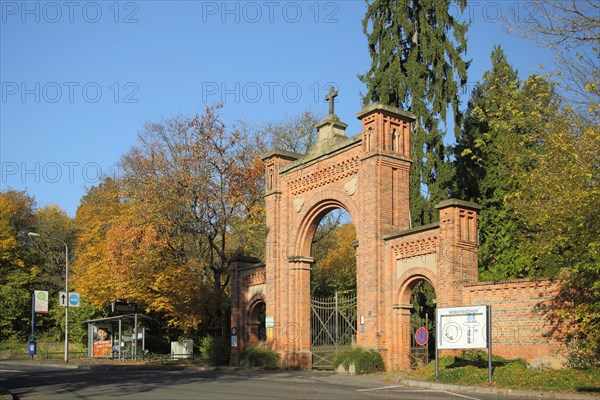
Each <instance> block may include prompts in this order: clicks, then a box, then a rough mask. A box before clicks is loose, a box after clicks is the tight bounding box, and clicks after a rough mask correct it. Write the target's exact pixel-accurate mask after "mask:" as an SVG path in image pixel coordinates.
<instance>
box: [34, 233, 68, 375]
mask: <svg viewBox="0 0 600 400" xmlns="http://www.w3.org/2000/svg"><path fill="white" fill-rule="evenodd" d="M27 236H29V237H31V238H34V237H40V236H42V235H40V234H39V233H35V232H29V233H28V234H27ZM43 236H45V237H47V238H48V239H53V240H57V241H59V242H61V243H62V244H63V245H64V246H65V293H66V296H67V301H66V307H65V363H68V362H69V246H67V243H65V241H64V240H61V239H57V238H55V237H51V236H47V235H43Z"/></svg>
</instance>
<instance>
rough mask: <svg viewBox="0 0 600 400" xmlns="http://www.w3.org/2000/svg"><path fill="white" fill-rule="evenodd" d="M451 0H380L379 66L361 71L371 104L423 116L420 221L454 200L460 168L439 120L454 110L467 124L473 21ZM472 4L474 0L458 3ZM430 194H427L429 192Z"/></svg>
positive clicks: (417, 187)
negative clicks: (453, 10) (463, 97)
mask: <svg viewBox="0 0 600 400" xmlns="http://www.w3.org/2000/svg"><path fill="white" fill-rule="evenodd" d="M452 3H453V2H451V1H448V0H445V1H439V0H373V1H372V2H370V3H369V4H368V9H367V13H366V15H365V17H364V19H363V31H364V33H365V34H366V35H367V38H368V45H369V54H370V56H371V60H372V62H371V67H370V68H369V70H368V71H367V72H366V73H365V74H364V75H361V76H359V78H360V79H361V81H362V82H364V83H365V84H366V85H367V89H368V91H367V94H366V95H365V96H364V99H363V102H364V104H365V105H367V104H368V103H370V102H381V103H384V104H389V105H392V106H395V107H398V108H402V109H407V110H410V111H412V112H413V113H415V114H416V115H417V117H418V120H417V124H416V126H415V129H414V130H413V133H412V137H411V141H412V144H411V146H412V149H411V159H412V162H413V164H412V170H411V177H410V178H411V180H410V202H411V204H410V206H411V217H412V221H413V223H415V224H417V225H419V224H426V223H429V222H432V221H435V220H437V218H438V213H437V210H435V207H434V206H435V204H437V203H438V202H439V201H441V200H443V199H446V198H447V196H448V190H449V186H450V183H451V179H452V175H453V171H452V165H451V163H450V162H449V161H448V156H449V153H448V151H447V149H446V147H445V146H444V143H443V136H444V135H443V133H442V131H441V130H440V127H439V122H438V121H439V120H441V121H442V122H444V124H446V123H447V122H448V121H447V111H448V109H450V110H451V114H452V117H453V120H454V124H455V129H459V127H460V126H461V124H462V120H461V119H462V117H461V112H460V110H459V94H460V89H461V87H463V86H464V85H465V84H466V82H467V68H468V65H469V62H467V61H465V60H463V58H462V55H463V54H464V53H465V52H466V49H467V40H466V32H467V29H468V25H467V24H463V23H460V22H459V21H457V20H456V19H455V18H454V17H453V16H452V15H451V14H450V12H449V9H450V6H451V4H452ZM456 4H457V6H458V8H459V9H460V10H461V11H462V10H464V8H465V6H466V4H467V2H466V0H459V1H457V2H456ZM423 189H424V190H425V191H426V194H425V195H423V194H421V192H422V190H423Z"/></svg>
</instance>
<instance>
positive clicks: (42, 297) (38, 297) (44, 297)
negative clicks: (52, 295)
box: [33, 290, 48, 314]
mask: <svg viewBox="0 0 600 400" xmlns="http://www.w3.org/2000/svg"><path fill="white" fill-rule="evenodd" d="M33 298H34V305H35V307H34V308H35V312H36V313H40V314H48V291H47V290H34V291H33Z"/></svg>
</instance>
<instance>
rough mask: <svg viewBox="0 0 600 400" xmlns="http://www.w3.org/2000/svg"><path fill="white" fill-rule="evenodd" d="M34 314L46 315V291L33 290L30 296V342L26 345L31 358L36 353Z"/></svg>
mask: <svg viewBox="0 0 600 400" xmlns="http://www.w3.org/2000/svg"><path fill="white" fill-rule="evenodd" d="M35 313H40V314H48V291H46V290H34V291H33V295H31V340H30V341H29V343H28V345H27V352H28V353H29V354H30V355H31V359H32V360H33V356H34V355H35V353H36V348H37V347H36V344H35Z"/></svg>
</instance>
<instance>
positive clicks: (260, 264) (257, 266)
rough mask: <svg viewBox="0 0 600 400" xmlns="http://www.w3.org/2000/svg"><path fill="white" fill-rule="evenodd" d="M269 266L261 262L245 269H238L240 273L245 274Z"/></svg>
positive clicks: (245, 266)
mask: <svg viewBox="0 0 600 400" xmlns="http://www.w3.org/2000/svg"><path fill="white" fill-rule="evenodd" d="M266 265H267V264H265V263H264V262H260V263H258V264H252V265H244V266H243V267H238V269H237V270H238V272H243V271H249V270H252V269H257V268H261V267H265V266H266Z"/></svg>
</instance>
